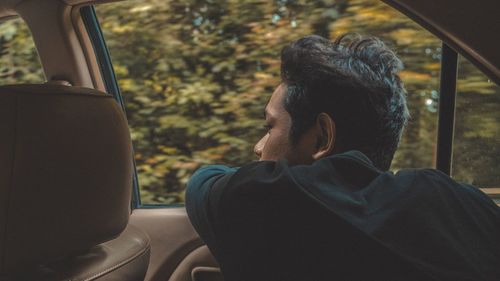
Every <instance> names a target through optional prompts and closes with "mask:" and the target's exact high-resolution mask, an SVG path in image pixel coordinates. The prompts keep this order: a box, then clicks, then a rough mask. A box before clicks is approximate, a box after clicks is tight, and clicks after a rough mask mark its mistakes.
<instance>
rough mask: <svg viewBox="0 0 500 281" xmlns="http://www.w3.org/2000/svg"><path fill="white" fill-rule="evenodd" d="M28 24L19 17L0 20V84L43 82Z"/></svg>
mask: <svg viewBox="0 0 500 281" xmlns="http://www.w3.org/2000/svg"><path fill="white" fill-rule="evenodd" d="M44 81H45V78H44V74H43V70H42V66H41V65H40V61H39V59H38V54H37V52H36V48H35V43H33V38H32V37H31V33H30V31H29V29H28V26H27V25H26V23H24V21H23V20H22V19H20V18H15V19H8V20H7V21H6V22H0V84H1V85H8V84H21V83H40V82H44Z"/></svg>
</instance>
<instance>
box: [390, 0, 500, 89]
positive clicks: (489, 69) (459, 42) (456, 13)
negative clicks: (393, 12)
mask: <svg viewBox="0 0 500 281" xmlns="http://www.w3.org/2000/svg"><path fill="white" fill-rule="evenodd" d="M382 1H383V2H385V3H387V4H388V5H390V6H392V7H394V8H396V9H397V10H399V11H400V12H402V13H404V14H406V15H407V16H408V17H410V18H411V19H413V20H414V21H415V22H417V23H418V24H420V25H422V26H423V27H424V28H425V29H427V30H429V31H430V32H432V33H433V34H434V35H436V36H437V37H439V39H441V40H442V41H443V42H445V43H446V44H448V45H449V46H450V47H452V48H453V49H455V51H457V52H458V53H460V54H462V55H463V56H465V57H466V58H467V59H469V60H470V61H471V62H472V63H474V64H475V65H476V66H477V67H478V68H480V69H481V70H482V71H483V72H484V73H485V74H486V75H488V76H489V77H490V78H491V79H492V80H493V81H495V83H497V84H499V85H500V69H499V67H500V52H499V50H500V2H499V1H498V0H475V1H470V0H417V1H415V0H382Z"/></svg>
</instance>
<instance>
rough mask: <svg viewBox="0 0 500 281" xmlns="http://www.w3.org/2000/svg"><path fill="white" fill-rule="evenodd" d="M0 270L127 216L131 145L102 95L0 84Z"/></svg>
mask: <svg viewBox="0 0 500 281" xmlns="http://www.w3.org/2000/svg"><path fill="white" fill-rule="evenodd" d="M0 139H1V141H0V276H1V275H3V274H5V273H9V272H14V271H18V270H22V269H23V268H25V267H29V266H33V265H37V264H43V263H45V262H49V261H53V260H57V259H59V258H62V257H65V256H68V255H72V254H75V253H79V252H82V251H85V250H87V249H89V248H91V247H92V246H94V245H96V244H99V243H102V242H105V241H108V240H110V239H112V238H114V237H116V236H118V235H119V234H120V233H121V232H122V231H123V229H124V228H125V226H126V224H127V221H128V218H129V214H130V196H131V191H132V147H131V140H130V135H129V131H128V126H127V122H126V119H125V116H124V114H123V112H122V110H121V109H120V107H119V105H118V104H117V103H116V101H115V100H114V99H113V98H112V97H111V96H109V95H107V94H104V93H101V92H98V91H95V90H92V89H85V88H79V87H68V86H61V85H16V86H3V87H0Z"/></svg>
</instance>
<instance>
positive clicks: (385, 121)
mask: <svg viewBox="0 0 500 281" xmlns="http://www.w3.org/2000/svg"><path fill="white" fill-rule="evenodd" d="M401 69H402V63H401V61H400V60H399V59H398V57H397V56H396V55H395V53H394V52H393V51H392V50H390V49H389V48H387V46H386V45H385V44H384V43H383V42H382V41H380V40H379V39H377V38H373V37H369V38H364V37H361V36H359V35H349V36H342V37H340V38H338V39H337V40H336V41H335V42H331V41H329V40H327V39H324V38H322V37H319V36H314V35H313V36H307V37H304V38H301V39H299V40H297V41H295V42H292V43H291V44H290V45H288V46H286V47H285V48H283V50H282V53H281V79H282V82H281V84H280V85H279V86H278V88H277V89H276V91H275V92H274V93H273V95H272V97H271V99H270V101H269V103H268V105H267V107H266V124H267V126H269V131H268V132H267V134H266V135H265V136H264V137H263V138H262V139H261V140H260V141H259V142H258V143H257V144H256V145H255V153H256V154H257V155H258V156H259V157H260V159H261V160H278V159H281V158H286V159H288V161H289V162H290V163H291V164H309V163H312V162H313V161H315V160H317V159H320V158H322V157H325V156H328V155H330V154H332V153H341V152H345V151H348V150H359V151H361V152H363V153H364V154H365V155H367V156H368V157H369V158H370V160H371V161H372V162H373V163H374V165H375V166H376V167H378V168H379V169H381V170H388V169H389V167H390V164H391V161H392V158H393V157H394V153H395V151H396V148H397V146H398V143H399V140H400V138H401V133H402V131H403V127H404V126H405V124H406V122H407V120H408V117H409V113H408V109H407V107H406V91H405V89H404V87H403V83H402V82H401V80H400V78H399V76H398V72H399V71H400V70H401Z"/></svg>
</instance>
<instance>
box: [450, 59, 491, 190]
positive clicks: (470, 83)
mask: <svg viewBox="0 0 500 281" xmlns="http://www.w3.org/2000/svg"><path fill="white" fill-rule="evenodd" d="M455 116H456V117H455V132H454V139H453V162H452V176H453V177H454V178H456V179H458V180H460V181H464V182H467V183H471V184H473V185H476V186H478V187H483V188H496V189H497V191H496V193H500V190H499V188H500V87H499V86H498V85H497V84H495V83H494V82H493V81H491V80H489V79H488V77H486V76H485V75H484V74H483V73H482V72H481V71H479V70H478V69H477V68H476V67H475V66H474V65H472V64H471V63H470V62H469V61H467V60H466V59H464V58H463V57H460V58H459V65H458V80H457V98H456V114H455ZM485 191H486V192H488V190H485ZM490 191H491V192H493V189H491V190H490ZM491 192H490V193H491Z"/></svg>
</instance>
